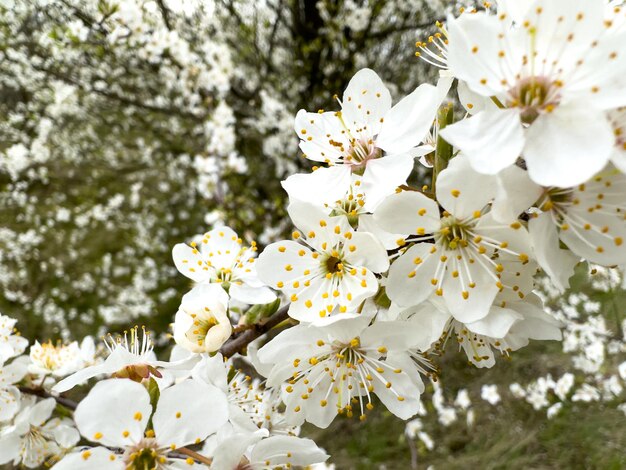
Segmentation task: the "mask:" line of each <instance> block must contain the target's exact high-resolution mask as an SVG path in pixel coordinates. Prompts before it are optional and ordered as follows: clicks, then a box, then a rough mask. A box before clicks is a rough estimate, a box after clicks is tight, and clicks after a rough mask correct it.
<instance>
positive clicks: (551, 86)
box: [508, 77, 560, 124]
mask: <svg viewBox="0 0 626 470" xmlns="http://www.w3.org/2000/svg"><path fill="white" fill-rule="evenodd" d="M558 88H559V82H558V81H552V80H550V79H548V78H546V77H528V78H524V79H522V80H520V81H518V82H517V84H516V86H515V87H513V88H512V89H511V90H509V96H510V100H509V102H508V105H509V106H510V107H516V108H521V109H522V114H521V118H522V122H523V123H525V124H532V123H533V122H534V121H535V119H537V117H538V116H539V114H540V113H541V112H542V111H545V112H551V111H552V110H553V109H554V107H555V106H557V105H558V104H559V101H560V96H559V93H558Z"/></svg>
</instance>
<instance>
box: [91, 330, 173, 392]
mask: <svg viewBox="0 0 626 470" xmlns="http://www.w3.org/2000/svg"><path fill="white" fill-rule="evenodd" d="M141 331H142V334H141V335H140V334H139V327H138V326H134V327H133V328H131V329H130V331H128V330H127V331H124V335H123V336H119V335H118V336H116V337H114V336H113V335H111V334H109V335H108V337H103V338H102V341H103V342H104V345H105V346H106V348H107V349H108V350H109V352H113V351H114V350H115V349H117V348H124V349H126V350H127V351H128V352H130V353H131V354H133V355H135V356H138V357H145V356H147V355H148V354H149V353H150V352H151V351H152V349H153V345H152V340H151V339H150V333H149V332H148V331H146V328H145V327H144V326H142V327H141ZM140 336H141V338H140ZM151 375H153V376H155V377H158V378H161V377H162V375H161V373H160V372H159V371H158V370H157V369H156V368H155V367H153V366H151V365H149V364H141V363H138V364H132V365H129V366H126V367H124V368H122V369H120V370H118V371H117V372H115V373H113V374H111V376H112V377H116V378H125V379H131V380H133V381H135V382H141V381H142V380H143V379H147V378H149V377H150V376H151Z"/></svg>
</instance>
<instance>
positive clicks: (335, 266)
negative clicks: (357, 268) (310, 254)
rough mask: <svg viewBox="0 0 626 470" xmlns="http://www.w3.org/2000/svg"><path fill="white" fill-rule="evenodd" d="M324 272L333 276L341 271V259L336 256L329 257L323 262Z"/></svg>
mask: <svg viewBox="0 0 626 470" xmlns="http://www.w3.org/2000/svg"><path fill="white" fill-rule="evenodd" d="M325 266H326V272H328V273H330V274H335V273H338V272H340V271H342V270H343V265H342V264H341V258H338V257H336V256H333V255H331V256H329V257H328V258H326V261H325Z"/></svg>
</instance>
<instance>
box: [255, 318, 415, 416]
mask: <svg viewBox="0 0 626 470" xmlns="http://www.w3.org/2000/svg"><path fill="white" fill-rule="evenodd" d="M368 323H369V319H368V318H366V317H356V318H348V319H343V320H337V321H335V322H334V323H331V324H329V325H326V326H321V327H318V326H314V325H305V324H301V325H298V326H295V327H293V328H290V329H288V330H286V331H284V332H282V333H280V334H279V335H278V336H276V337H275V338H274V339H273V340H272V341H270V342H269V343H267V344H266V345H265V346H263V347H262V348H261V349H259V352H258V356H259V360H260V361H261V362H263V363H267V364H274V366H273V368H272V370H271V372H270V374H269V376H268V378H267V384H268V385H269V386H279V385H281V384H283V382H287V385H286V386H285V387H284V388H283V390H284V394H283V400H284V402H285V405H286V410H285V417H286V419H287V421H288V422H291V423H294V424H301V423H302V422H304V421H305V420H306V421H308V422H310V423H313V424H315V425H316V426H318V427H322V428H325V427H327V426H328V425H329V424H330V423H331V422H332V420H333V419H334V418H335V416H336V415H337V413H346V415H347V416H348V417H351V416H352V415H353V413H354V412H358V413H359V416H360V418H361V419H365V413H366V410H371V409H372V408H373V404H372V394H375V395H376V396H378V398H379V399H380V400H381V401H382V403H383V404H384V405H385V406H386V407H387V409H389V411H391V412H392V413H394V414H395V415H396V416H398V417H400V418H403V419H406V418H409V417H411V416H413V415H414V414H415V413H417V411H418V409H419V406H420V402H419V395H420V393H421V392H422V391H423V389H424V385H423V383H422V379H421V378H420V374H419V372H418V369H417V368H416V366H415V364H414V363H413V361H412V359H411V357H410V356H409V354H407V352H406V351H407V350H408V349H411V348H413V347H415V346H416V344H421V343H422V340H423V337H424V336H425V334H424V330H423V329H421V328H420V329H418V328H411V327H410V325H408V324H407V323H405V322H393V321H390V322H376V323H374V324H373V325H371V326H368ZM353 399H354V400H353ZM355 408H357V409H356V410H355Z"/></svg>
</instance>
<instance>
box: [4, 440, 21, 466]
mask: <svg viewBox="0 0 626 470" xmlns="http://www.w3.org/2000/svg"><path fill="white" fill-rule="evenodd" d="M21 445H22V439H21V438H20V436H19V435H18V434H17V433H8V434H5V435H4V436H0V465H4V464H5V463H9V462H11V461H12V460H14V459H19V456H20V450H21Z"/></svg>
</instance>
